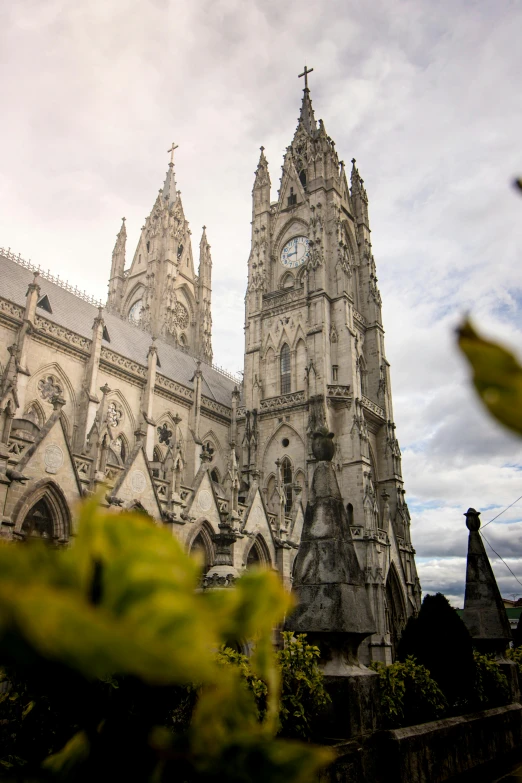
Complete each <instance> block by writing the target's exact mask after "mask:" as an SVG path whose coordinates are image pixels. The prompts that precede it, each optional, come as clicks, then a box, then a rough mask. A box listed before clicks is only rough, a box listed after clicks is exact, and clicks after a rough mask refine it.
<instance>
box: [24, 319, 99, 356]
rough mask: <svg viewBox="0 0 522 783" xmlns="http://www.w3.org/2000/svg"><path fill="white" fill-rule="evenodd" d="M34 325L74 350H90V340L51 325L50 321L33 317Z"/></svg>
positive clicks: (61, 327)
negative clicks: (72, 346)
mask: <svg viewBox="0 0 522 783" xmlns="http://www.w3.org/2000/svg"><path fill="white" fill-rule="evenodd" d="M34 323H35V326H36V327H37V328H38V329H40V330H41V331H42V332H45V333H46V334H48V335H50V336H51V337H56V338H58V339H59V340H62V341H63V342H65V343H69V345H74V346H75V347H76V348H82V349H83V350H84V351H90V350H91V340H88V339H87V338H86V337H81V336H80V335H79V334H75V332H71V331H70V330H69V329H65V328H64V327H63V326H59V325H58V324H55V323H52V321H48V320H47V319H46V318H42V317H41V316H40V315H37V316H36V317H35V319H34Z"/></svg>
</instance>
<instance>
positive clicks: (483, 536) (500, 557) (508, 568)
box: [480, 501, 522, 587]
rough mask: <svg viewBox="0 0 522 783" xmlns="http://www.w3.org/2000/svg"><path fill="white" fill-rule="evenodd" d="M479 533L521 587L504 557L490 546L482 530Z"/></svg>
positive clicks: (521, 584) (521, 583)
mask: <svg viewBox="0 0 522 783" xmlns="http://www.w3.org/2000/svg"><path fill="white" fill-rule="evenodd" d="M515 502H516V501H515ZM491 521H492V522H493V520H491ZM480 534H481V536H482V538H483V539H484V541H485V542H486V544H487V545H488V546H489V548H490V549H491V550H492V551H493V552H494V553H495V554H496V556H497V557H498V558H499V560H502V562H503V563H504V565H505V566H506V568H507V570H508V571H509V573H510V574H511V576H513V577H514V578H515V579H516V580H517V582H518V584H519V585H520V586H521V587H522V582H521V581H520V579H519V578H518V576H516V574H514V573H513V571H512V570H511V568H510V567H509V566H508V564H507V563H506V561H505V560H504V558H503V557H502V556H501V555H499V553H498V552H497V551H496V550H495V549H493V547H492V546H491V544H490V543H489V541H488V539H487V538H486V536H485V535H484V534H483V533H482V531H480Z"/></svg>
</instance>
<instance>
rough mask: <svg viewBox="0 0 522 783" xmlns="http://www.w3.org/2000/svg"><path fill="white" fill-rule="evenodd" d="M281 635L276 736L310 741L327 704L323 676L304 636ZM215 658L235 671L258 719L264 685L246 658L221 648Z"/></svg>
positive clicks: (314, 650) (316, 651)
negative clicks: (253, 698) (246, 691)
mask: <svg viewBox="0 0 522 783" xmlns="http://www.w3.org/2000/svg"><path fill="white" fill-rule="evenodd" d="M282 636H283V642H284V647H283V649H282V650H280V651H279V652H278V653H276V661H277V665H278V667H279V669H280V672H281V682H282V689H281V700H280V711H279V721H280V733H281V734H282V735H283V736H285V737H293V738H302V739H310V738H311V737H312V735H313V729H314V722H315V721H316V719H317V717H318V715H319V713H320V711H321V709H322V707H324V706H325V705H326V704H328V702H329V701H330V697H329V695H328V693H327V692H326V690H325V688H324V677H323V673H322V672H321V670H320V669H319V666H318V661H319V656H320V653H319V648H318V647H316V646H315V645H312V644H308V643H307V641H306V634H298V635H297V636H294V635H293V633H291V632H289V631H284V632H283V634H282ZM219 659H220V660H221V661H222V662H223V663H231V664H233V665H236V666H237V667H238V668H239V671H240V673H241V677H242V679H243V681H244V682H245V683H246V685H247V687H248V688H249V689H250V690H251V691H252V693H253V695H254V697H255V699H256V703H257V706H258V711H259V719H260V720H261V719H262V718H263V715H264V710H265V703H266V694H267V686H266V683H264V682H263V681H262V680H260V679H259V678H258V677H256V676H255V675H254V674H253V673H252V670H251V667H250V660H249V658H247V656H246V655H242V654H241V653H238V652H236V651H235V650H232V649H230V648H225V649H223V650H222V651H220V653H219Z"/></svg>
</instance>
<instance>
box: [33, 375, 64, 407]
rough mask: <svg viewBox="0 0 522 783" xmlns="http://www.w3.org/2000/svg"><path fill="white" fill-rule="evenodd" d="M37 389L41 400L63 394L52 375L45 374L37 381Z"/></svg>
mask: <svg viewBox="0 0 522 783" xmlns="http://www.w3.org/2000/svg"><path fill="white" fill-rule="evenodd" d="M38 391H39V393H40V397H41V398H42V400H49V401H50V400H51V398H52V397H55V396H58V397H62V396H63V389H62V387H61V385H60V384H59V382H58V380H57V379H56V378H55V377H54V375H47V377H45V378H42V379H41V380H40V381H38Z"/></svg>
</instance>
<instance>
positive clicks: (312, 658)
mask: <svg viewBox="0 0 522 783" xmlns="http://www.w3.org/2000/svg"><path fill="white" fill-rule="evenodd" d="M283 639H284V648H283V649H282V650H280V651H279V652H278V653H277V659H278V662H279V665H280V666H281V677H282V693H281V712H280V720H281V732H282V733H283V734H284V735H285V736H287V737H302V738H309V737H311V736H312V734H313V728H314V725H313V724H314V720H315V719H316V718H317V715H318V714H319V713H320V711H321V708H322V707H324V706H326V704H328V702H329V701H330V697H329V695H328V693H327V692H326V691H325V689H324V677H323V673H322V672H321V670H320V669H319V666H318V663H319V656H320V652H319V647H316V646H315V645H312V644H308V643H307V641H306V634H302V633H301V634H298V635H297V636H294V635H293V634H292V633H291V632H289V631H285V632H284V633H283Z"/></svg>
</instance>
